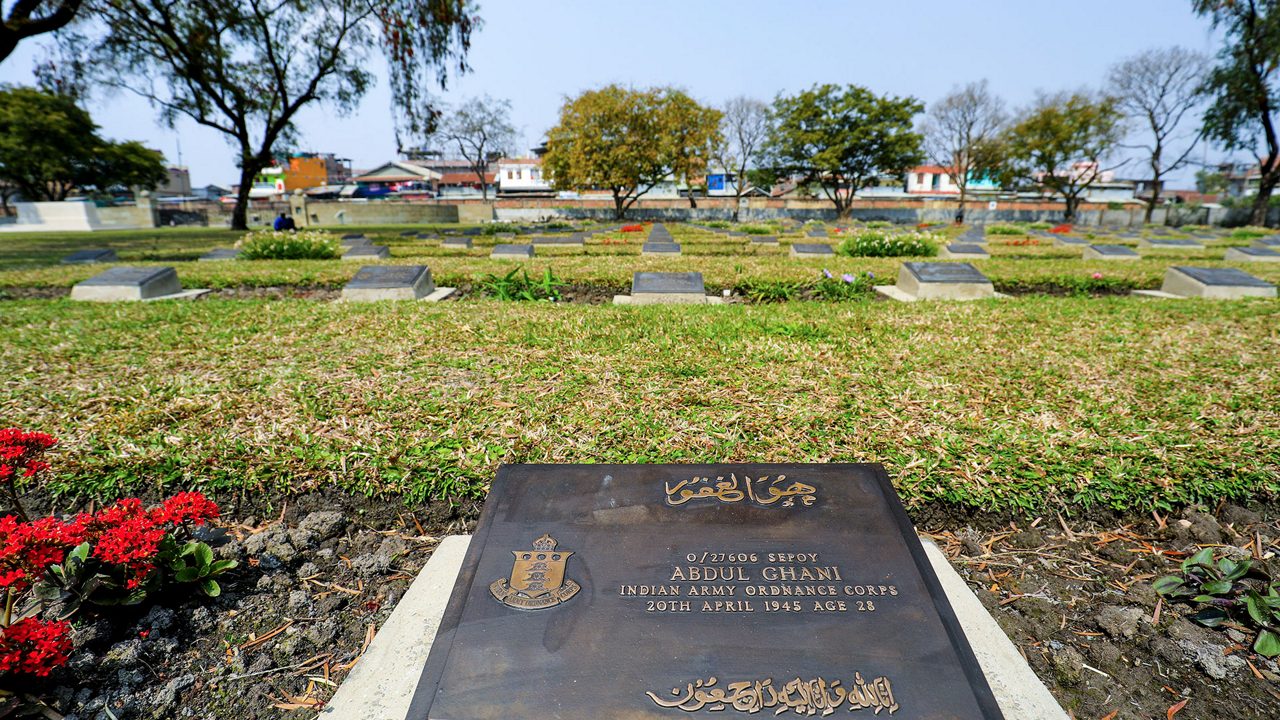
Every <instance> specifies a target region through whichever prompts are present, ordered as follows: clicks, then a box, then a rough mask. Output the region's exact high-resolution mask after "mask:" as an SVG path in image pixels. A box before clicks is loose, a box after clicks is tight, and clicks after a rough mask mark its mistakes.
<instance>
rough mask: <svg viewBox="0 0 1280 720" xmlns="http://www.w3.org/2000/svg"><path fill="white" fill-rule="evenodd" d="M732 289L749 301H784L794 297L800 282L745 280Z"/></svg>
mask: <svg viewBox="0 0 1280 720" xmlns="http://www.w3.org/2000/svg"><path fill="white" fill-rule="evenodd" d="M734 289H735V290H736V291H737V292H738V294H740V295H742V296H744V297H746V298H747V299H748V300H750V301H751V302H758V303H765V302H786V301H788V300H793V299H795V296H796V294H797V293H799V292H800V284H799V283H795V282H787V281H786V280H747V281H745V282H743V283H742V284H740V285H738V287H736V288H734Z"/></svg>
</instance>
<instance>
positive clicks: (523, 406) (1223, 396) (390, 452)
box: [0, 258, 1280, 517]
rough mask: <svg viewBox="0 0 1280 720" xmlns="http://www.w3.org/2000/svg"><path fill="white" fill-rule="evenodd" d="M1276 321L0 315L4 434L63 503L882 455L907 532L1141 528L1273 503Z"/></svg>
mask: <svg viewBox="0 0 1280 720" xmlns="http://www.w3.org/2000/svg"><path fill="white" fill-rule="evenodd" d="M686 259H688V258H686ZM844 260H845V261H846V262H854V261H855V260H854V259H847V258H846V259H844ZM633 262H634V260H633ZM894 262H896V261H894ZM1075 262H1076V263H1078V262H1079V261H1078V260H1076V261H1075ZM200 265H202V266H203V265H209V263H201V264H200ZM199 269H200V268H197V267H196V266H195V264H192V265H184V266H181V267H180V269H179V272H180V274H181V275H182V276H183V279H184V282H185V284H186V285H187V286H188V287H192V286H198V283H193V282H191V279H190V277H191V274H192V273H193V272H194V271H197V270H199ZM57 270H62V269H61V268H57ZM77 270H79V269H77ZM354 270H355V268H354V267H351V268H349V269H348V270H346V271H344V272H346V273H348V274H349V273H351V272H354ZM630 270H631V267H630V266H629V265H628V266H627V267H626V271H627V273H628V274H629V272H630ZM601 271H602V272H612V270H608V269H602V270H601ZM442 284H443V283H442ZM1277 328H1280V305H1278V304H1277V303H1276V302H1275V301H1258V302H1203V301H1160V300H1142V299H1136V298H1130V297H1048V296H1040V295H1028V296H1024V297H1019V298H1015V299H1010V300H1002V301H982V302H975V303H964V304H960V303H957V304H941V303H937V304H930V303H917V304H898V303H889V302H873V301H854V302H844V303H816V302H799V301H796V302H788V303H781V304H758V305H744V304H734V305H729V306H726V307H696V306H695V307H688V306H686V307H674V306H659V307H614V306H600V305H583V304H561V305H554V304H549V303H502V302H498V301H493V300H484V299H476V298H472V299H468V300H466V301H462V302H445V303H439V304H427V303H398V304H397V303H382V304H375V305H354V304H340V303H327V302H317V301H313V300H301V299H285V300H262V299H225V298H219V297H212V298H208V299H204V300H200V301H196V302H161V303H138V304H112V305H99V304H92V303H72V302H70V301H68V300H63V299H45V300H10V301H5V302H3V303H0V377H3V378H4V383H3V385H2V386H0V418H3V424H4V425H6V426H7V425H16V426H23V427H29V428H33V429H40V430H45V431H48V432H52V433H55V434H57V435H58V436H60V437H61V438H62V439H63V448H62V450H61V451H60V453H59V455H60V456H59V457H58V458H57V459H56V461H55V462H54V467H55V469H56V471H58V472H59V473H60V475H59V476H57V479H56V482H55V484H54V489H55V491H57V492H58V493H60V494H63V495H66V496H71V497H77V498H80V499H84V498H86V497H90V496H115V495H117V494H119V493H123V492H125V491H130V492H143V493H158V492H160V491H161V489H169V490H180V489H203V490H206V491H210V492H213V493H214V494H215V495H217V496H220V497H224V498H228V499H229V498H230V497H234V496H241V497H244V498H246V499H247V498H256V499H257V501H258V502H259V503H263V504H265V505H267V506H271V505H273V504H278V503H281V502H285V501H287V500H288V499H289V498H290V497H291V496H294V495H297V494H313V493H317V492H319V493H332V492H333V491H334V490H335V489H338V490H340V491H342V492H344V493H347V494H348V495H349V496H352V497H353V498H359V497H362V496H364V495H376V496H379V497H382V498H392V499H402V500H404V501H406V502H411V503H417V502H421V501H423V500H427V499H449V500H452V501H456V502H462V503H466V504H470V501H472V500H475V499H478V498H480V497H482V496H483V494H484V492H485V490H486V488H487V483H488V482H489V480H490V479H491V478H492V477H493V474H494V471H495V469H496V467H497V465H498V464H500V463H576V462H597V463H690V462H708V463H710V462H716V463H729V462H881V463H884V464H885V465H886V467H887V468H888V471H889V473H890V475H891V476H892V477H893V478H894V479H895V483H896V485H897V487H898V490H899V492H900V493H901V495H902V497H903V499H904V501H905V502H906V503H907V504H908V505H909V506H911V507H912V508H914V512H913V514H915V515H916V516H917V517H921V516H922V515H923V516H925V517H928V516H929V514H930V513H931V512H933V511H935V510H937V511H942V512H945V513H957V512H958V513H961V514H965V513H969V512H978V511H982V512H993V513H997V514H1001V515H1021V514H1023V513H1024V512H1025V513H1036V512H1042V511H1046V510H1048V511H1050V512H1052V511H1059V512H1062V513H1063V514H1064V515H1067V516H1071V515H1083V514H1089V513H1094V514H1096V513H1097V512H1098V511H1104V512H1105V511H1109V510H1110V511H1117V512H1121V513H1125V514H1128V513H1145V512H1147V511H1149V510H1152V509H1158V510H1159V509H1168V508H1171V507H1174V506H1180V505H1183V504H1189V503H1207V504H1209V505H1211V506H1216V505H1217V504H1218V503H1219V502H1221V501H1223V500H1226V499H1236V500H1242V501H1243V500H1246V499H1250V498H1259V499H1262V498H1273V497H1274V494H1275V492H1276V491H1277V489H1280V404H1277V402H1276V398H1277V397H1280V374H1278V373H1277V372H1276V368H1277V367H1280V331H1278V330H1277ZM68 499H69V498H68Z"/></svg>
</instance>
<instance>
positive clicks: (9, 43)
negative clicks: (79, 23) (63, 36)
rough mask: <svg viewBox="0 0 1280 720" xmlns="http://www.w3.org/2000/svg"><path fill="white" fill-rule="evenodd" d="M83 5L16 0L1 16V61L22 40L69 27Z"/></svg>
mask: <svg viewBox="0 0 1280 720" xmlns="http://www.w3.org/2000/svg"><path fill="white" fill-rule="evenodd" d="M80 4H81V0H16V1H15V2H14V3H13V4H12V5H10V7H9V12H8V13H7V14H5V15H4V16H3V17H2V18H0V62H4V59H5V58H7V57H9V55H10V54H12V53H13V51H14V49H15V48H17V47H18V43H19V42H21V41H23V40H25V39H27V38H29V37H33V36H35V35H42V34H44V33H48V32H53V31H55V30H60V29H62V28H64V27H66V26H67V24H68V23H70V22H71V21H72V20H74V19H75V16H76V11H77V10H79V9H80ZM2 10H4V6H3V5H0V11H2Z"/></svg>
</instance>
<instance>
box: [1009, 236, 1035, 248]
mask: <svg viewBox="0 0 1280 720" xmlns="http://www.w3.org/2000/svg"><path fill="white" fill-rule="evenodd" d="M1005 244H1006V245H1016V246H1034V245H1039V244H1040V241H1039V240H1037V239H1035V238H1033V237H1028V238H1022V239H1021V240H1010V241H1008V242H1006V243H1005Z"/></svg>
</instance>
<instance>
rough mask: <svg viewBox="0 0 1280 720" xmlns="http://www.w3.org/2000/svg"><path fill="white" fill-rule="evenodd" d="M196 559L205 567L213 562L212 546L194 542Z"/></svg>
mask: <svg viewBox="0 0 1280 720" xmlns="http://www.w3.org/2000/svg"><path fill="white" fill-rule="evenodd" d="M195 546H196V550H195V553H196V561H197V562H199V563H200V566H201V567H202V568H207V567H209V565H211V564H212V563H213V548H211V547H209V546H208V545H205V544H204V543H195Z"/></svg>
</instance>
